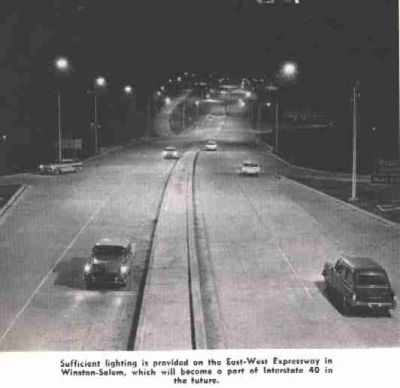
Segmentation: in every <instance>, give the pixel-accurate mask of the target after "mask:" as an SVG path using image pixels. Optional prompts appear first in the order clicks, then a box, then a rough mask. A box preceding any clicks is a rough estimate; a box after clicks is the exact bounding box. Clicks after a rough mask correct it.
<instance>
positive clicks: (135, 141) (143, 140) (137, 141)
mask: <svg viewBox="0 0 400 388" xmlns="http://www.w3.org/2000/svg"><path fill="white" fill-rule="evenodd" d="M149 140H150V139H149V138H147V137H141V138H139V139H132V140H128V141H127V142H126V144H119V145H117V146H114V148H109V149H107V148H106V149H105V150H104V152H101V153H98V154H97V155H92V156H89V157H87V158H85V159H82V160H83V161H84V162H87V161H90V160H94V159H97V158H101V157H102V156H105V155H109V154H112V153H113V152H117V151H120V150H122V149H124V148H126V147H127V146H128V145H129V144H142V143H146V142H147V141H149Z"/></svg>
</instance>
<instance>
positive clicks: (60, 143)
mask: <svg viewBox="0 0 400 388" xmlns="http://www.w3.org/2000/svg"><path fill="white" fill-rule="evenodd" d="M57 105H58V162H59V163H61V161H62V140H61V136H62V135H61V134H62V132H61V91H60V86H58V91H57Z"/></svg>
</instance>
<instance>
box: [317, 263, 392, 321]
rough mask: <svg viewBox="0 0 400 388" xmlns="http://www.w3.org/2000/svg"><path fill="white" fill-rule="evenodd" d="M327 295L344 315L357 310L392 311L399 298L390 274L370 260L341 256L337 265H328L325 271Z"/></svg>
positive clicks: (325, 266) (323, 273) (323, 272)
mask: <svg viewBox="0 0 400 388" xmlns="http://www.w3.org/2000/svg"><path fill="white" fill-rule="evenodd" d="M322 276H323V277H324V279H325V287H326V293H327V295H328V296H332V297H334V298H335V299H336V300H337V301H339V303H340V308H341V310H342V313H343V314H345V315H346V314H348V313H349V312H350V311H351V310H352V309H355V308H367V309H370V310H381V311H386V312H387V311H388V310H389V309H394V308H395V307H396V297H395V295H394V292H393V290H392V288H391V285H390V281H389V277H388V275H387V273H386V271H385V270H384V269H383V268H382V267H381V266H380V265H379V264H378V263H377V262H375V261H374V260H373V259H371V258H368V257H348V256H342V257H340V258H339V259H338V260H337V261H336V263H335V265H332V264H331V263H325V265H324V269H323V271H322Z"/></svg>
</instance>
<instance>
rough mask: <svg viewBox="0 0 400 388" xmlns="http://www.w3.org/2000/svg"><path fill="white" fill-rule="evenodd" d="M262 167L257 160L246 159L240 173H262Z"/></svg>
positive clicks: (252, 174)
mask: <svg viewBox="0 0 400 388" xmlns="http://www.w3.org/2000/svg"><path fill="white" fill-rule="evenodd" d="M260 172H261V167H260V165H259V164H258V163H257V162H253V161H249V160H246V161H244V162H243V163H242V166H241V167H240V173H241V174H242V175H250V176H258V175H260Z"/></svg>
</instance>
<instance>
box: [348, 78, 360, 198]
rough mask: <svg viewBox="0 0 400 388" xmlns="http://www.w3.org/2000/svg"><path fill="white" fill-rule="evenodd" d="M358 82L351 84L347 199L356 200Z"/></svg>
mask: <svg viewBox="0 0 400 388" xmlns="http://www.w3.org/2000/svg"><path fill="white" fill-rule="evenodd" d="M359 88H360V82H359V81H357V82H356V83H355V84H354V86H353V98H352V102H353V155H352V173H351V197H350V198H349V201H357V124H358V120H357V118H358V104H357V103H358V99H359V98H360V91H359Z"/></svg>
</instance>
